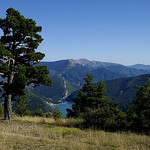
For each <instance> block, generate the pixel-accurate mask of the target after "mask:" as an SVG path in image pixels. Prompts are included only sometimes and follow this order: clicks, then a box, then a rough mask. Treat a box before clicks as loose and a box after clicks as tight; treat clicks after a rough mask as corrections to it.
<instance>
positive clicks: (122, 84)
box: [66, 74, 150, 110]
mask: <svg viewBox="0 0 150 150" xmlns="http://www.w3.org/2000/svg"><path fill="white" fill-rule="evenodd" d="M148 77H150V74H145V75H140V76H137V77H130V78H121V79H114V80H109V81H105V84H106V89H107V92H108V96H109V97H110V99H111V100H112V101H114V102H115V103H116V104H118V106H119V107H120V108H121V109H122V110H124V109H125V108H126V106H127V105H130V104H132V102H133V99H134V98H135V96H136V90H137V86H142V85H143V84H145V83H146V81H147V78H148ZM78 91H79V90H77V91H75V92H73V93H72V94H71V95H69V96H68V97H67V98H66V101H69V102H72V100H73V99H75V97H76V95H77V94H78Z"/></svg>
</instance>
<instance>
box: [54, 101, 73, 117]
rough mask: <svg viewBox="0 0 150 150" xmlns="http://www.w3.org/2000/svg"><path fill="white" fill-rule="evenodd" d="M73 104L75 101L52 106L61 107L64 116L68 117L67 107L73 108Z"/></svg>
mask: <svg viewBox="0 0 150 150" xmlns="http://www.w3.org/2000/svg"><path fill="white" fill-rule="evenodd" d="M72 104H73V103H70V102H63V103H62V104H57V105H53V106H51V107H52V108H56V107H58V108H59V109H60V111H61V112H62V115H63V116H64V117H66V114H67V111H66V109H67V108H69V109H72Z"/></svg>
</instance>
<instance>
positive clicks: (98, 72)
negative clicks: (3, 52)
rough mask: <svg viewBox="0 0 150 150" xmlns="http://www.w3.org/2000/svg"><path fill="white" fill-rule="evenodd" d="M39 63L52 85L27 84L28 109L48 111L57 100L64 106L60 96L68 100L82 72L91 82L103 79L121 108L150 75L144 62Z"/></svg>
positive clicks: (123, 107)
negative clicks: (90, 78) (87, 75)
mask: <svg viewBox="0 0 150 150" xmlns="http://www.w3.org/2000/svg"><path fill="white" fill-rule="evenodd" d="M39 65H46V66H47V67H48V69H49V70H50V74H49V76H50V78H51V79H52V80H53V85H52V86H51V87H47V86H44V85H40V86H38V87H36V88H32V87H31V86H29V87H27V91H28V94H29V97H30V101H29V103H30V106H29V109H30V110H35V109H42V111H43V112H51V111H52V109H51V105H56V104H59V105H58V106H60V109H61V107H62V106H63V107H65V106H64V104H62V106H61V104H60V103H61V102H62V100H63V101H66V102H72V100H73V99H75V96H76V95H77V93H78V90H79V89H80V88H81V86H82V85H83V84H84V78H85V76H86V74H93V75H94V80H93V82H94V83H97V82H99V81H100V80H103V81H104V82H105V84H106V87H107V92H108V96H109V97H110V99H111V100H112V101H114V102H115V103H116V104H117V105H118V106H119V107H120V108H121V109H122V110H124V109H125V108H126V106H127V105H129V104H130V105H131V104H132V101H133V99H134V98H135V95H136V86H141V85H143V84H144V83H145V82H146V81H147V78H148V77H149V76H150V75H149V73H150V70H149V69H147V68H148V66H144V65H140V66H141V67H142V68H141V67H140V68H139V69H137V67H134V66H123V65H121V64H116V63H108V62H100V61H89V60H87V59H79V60H73V59H68V60H60V61H55V62H41V63H40V64H39ZM135 68H136V69H135ZM0 80H2V78H1V79H0ZM1 101H2V100H1ZM66 105H68V103H67V104H66Z"/></svg>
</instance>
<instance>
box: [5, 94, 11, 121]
mask: <svg viewBox="0 0 150 150" xmlns="http://www.w3.org/2000/svg"><path fill="white" fill-rule="evenodd" d="M11 97H12V95H11V94H9V95H7V96H6V97H5V101H4V119H5V120H9V121H11V120H12V104H11Z"/></svg>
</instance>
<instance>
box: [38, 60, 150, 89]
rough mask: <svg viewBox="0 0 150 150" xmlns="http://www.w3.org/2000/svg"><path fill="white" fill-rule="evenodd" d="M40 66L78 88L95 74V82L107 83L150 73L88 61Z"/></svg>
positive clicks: (112, 64)
mask: <svg viewBox="0 0 150 150" xmlns="http://www.w3.org/2000/svg"><path fill="white" fill-rule="evenodd" d="M40 65H46V66H47V67H48V69H49V70H50V72H51V75H61V76H62V77H63V78H64V79H65V80H67V81H69V82H71V83H72V84H74V85H77V86H81V85H83V83H84V77H85V76H86V74H93V75H94V82H98V81H99V80H103V81H105V80H111V79H118V78H123V77H133V76H138V75H141V74H148V73H150V71H148V70H139V69H134V68H129V67H126V66H123V65H120V64H115V63H108V62H100V61H89V60H87V59H79V60H73V59H68V60H61V61H55V62H41V63H40Z"/></svg>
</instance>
